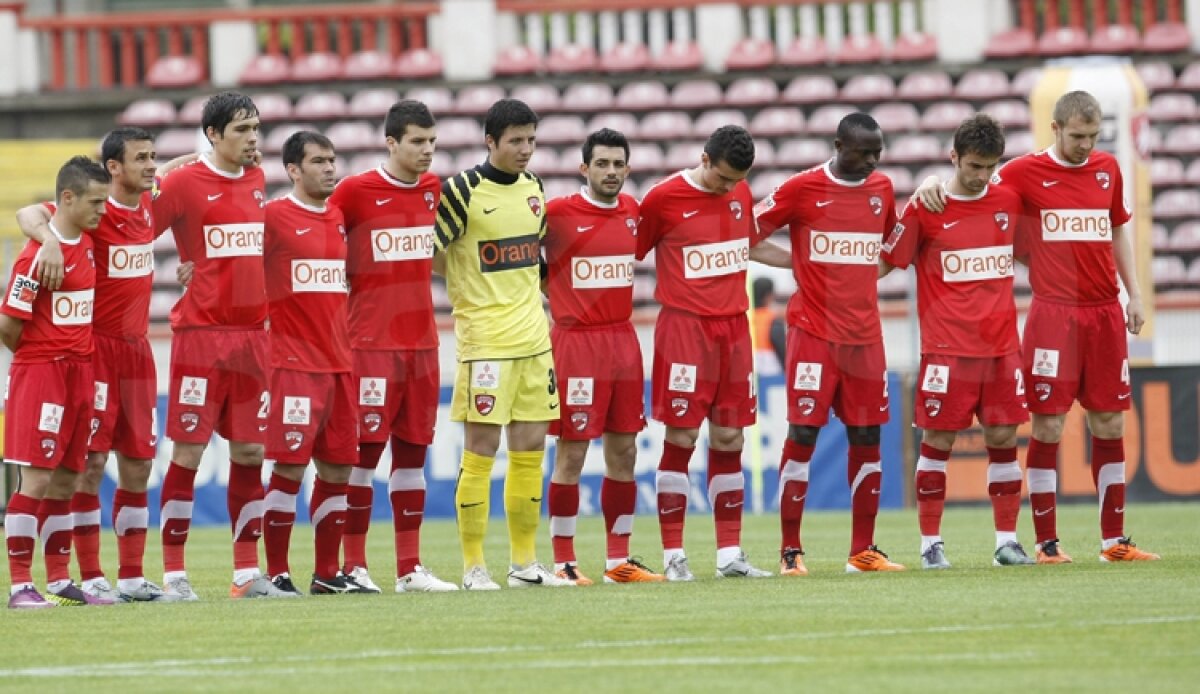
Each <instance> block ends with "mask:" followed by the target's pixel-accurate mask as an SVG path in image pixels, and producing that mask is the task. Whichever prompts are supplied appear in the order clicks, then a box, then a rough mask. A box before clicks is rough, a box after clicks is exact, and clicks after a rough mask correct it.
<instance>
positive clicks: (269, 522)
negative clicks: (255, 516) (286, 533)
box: [267, 521, 295, 528]
mask: <svg viewBox="0 0 1200 694" xmlns="http://www.w3.org/2000/svg"><path fill="white" fill-rule="evenodd" d="M267 525H269V526H271V527H272V528H288V527H291V526H293V525H295V523H276V522H275V521H267Z"/></svg>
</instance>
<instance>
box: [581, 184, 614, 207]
mask: <svg viewBox="0 0 1200 694" xmlns="http://www.w3.org/2000/svg"><path fill="white" fill-rule="evenodd" d="M579 195H580V196H581V197H582V198H583V199H584V200H585V201H587V203H588V204H589V205H591V206H592V207H599V208H600V209H602V210H615V209H617V206H619V205H620V204H621V199H620V197H619V194H618V198H617V199H616V200H613V201H612V202H600V201H599V200H597V199H596V198H593V197H592V196H591V194H590V193H588V187H587V186H583V187H582V188H580V189H579Z"/></svg>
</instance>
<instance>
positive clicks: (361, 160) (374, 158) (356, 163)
mask: <svg viewBox="0 0 1200 694" xmlns="http://www.w3.org/2000/svg"><path fill="white" fill-rule="evenodd" d="M383 159H384V154H383V152H382V151H380V152H362V153H360V154H355V155H354V156H353V157H351V158H350V160H349V161H347V162H346V165H345V166H338V173H339V174H340V175H341V176H343V177H345V176H349V175H351V174H357V173H362V172H364V171H369V170H371V169H374V168H375V167H377V166H379V165H380V164H382V163H383ZM448 159H450V157H447V156H446V155H444V154H442V153H440V152H439V153H437V154H434V155H433V167H431V170H433V169H436V168H437V164H438V162H439V161H443V160H448ZM451 165H452V166H453V162H451ZM450 173H454V172H453V171H451V172H450ZM447 175H450V174H447Z"/></svg>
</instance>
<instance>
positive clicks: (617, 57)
mask: <svg viewBox="0 0 1200 694" xmlns="http://www.w3.org/2000/svg"><path fill="white" fill-rule="evenodd" d="M649 65H650V50H649V49H647V48H646V44H644V43H618V44H617V45H615V46H613V47H612V48H610V49H608V50H607V51H605V53H604V54H603V55H601V56H600V61H599V66H600V69H601V70H603V71H604V72H611V73H613V74H621V75H624V74H628V73H630V72H642V71H644V70H645V69H646V68H647V67H649Z"/></svg>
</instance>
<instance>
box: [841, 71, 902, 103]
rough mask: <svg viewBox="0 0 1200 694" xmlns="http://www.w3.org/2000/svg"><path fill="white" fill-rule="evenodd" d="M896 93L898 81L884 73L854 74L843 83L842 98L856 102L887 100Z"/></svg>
mask: <svg viewBox="0 0 1200 694" xmlns="http://www.w3.org/2000/svg"><path fill="white" fill-rule="evenodd" d="M895 95H896V83H895V82H893V81H892V78H891V77H888V76H887V75H885V74H883V73H868V74H865V75H854V76H853V77H851V78H850V79H848V80H846V83H845V84H844V85H842V90H841V99H842V100H843V101H849V102H852V103H856V104H861V103H874V102H876V101H887V100H888V99H891V98H892V97H893V96H895Z"/></svg>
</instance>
